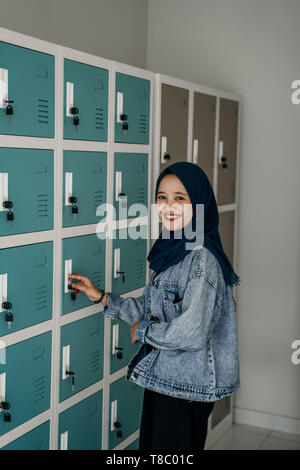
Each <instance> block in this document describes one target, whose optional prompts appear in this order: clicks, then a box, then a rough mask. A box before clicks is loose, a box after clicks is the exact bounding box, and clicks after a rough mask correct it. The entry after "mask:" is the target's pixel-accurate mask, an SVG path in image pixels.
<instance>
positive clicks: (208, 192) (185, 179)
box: [147, 162, 240, 286]
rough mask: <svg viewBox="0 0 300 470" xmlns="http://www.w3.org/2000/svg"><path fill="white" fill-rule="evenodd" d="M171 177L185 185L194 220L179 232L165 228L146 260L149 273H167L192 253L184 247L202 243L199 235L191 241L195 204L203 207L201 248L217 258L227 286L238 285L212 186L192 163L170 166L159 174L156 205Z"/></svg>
mask: <svg viewBox="0 0 300 470" xmlns="http://www.w3.org/2000/svg"><path fill="white" fill-rule="evenodd" d="M168 173H173V174H175V175H176V176H177V178H179V179H180V181H181V182H182V184H183V185H184V187H185V189H186V191H187V193H188V195H189V198H190V200H191V204H192V207H193V217H192V219H191V221H190V222H189V224H187V226H186V227H183V228H181V229H178V230H176V231H174V230H171V231H168V230H167V229H166V227H163V230H162V231H161V233H160V235H159V238H158V239H157V240H156V241H155V243H154V245H153V246H152V248H151V250H150V252H149V255H148V257H147V260H148V261H149V263H150V269H152V270H154V271H155V272H161V271H165V270H166V269H167V268H169V267H170V266H172V265H173V264H177V263H178V262H179V261H180V260H182V259H183V258H184V257H185V256H186V255H187V254H189V253H190V250H186V249H185V244H186V243H192V242H193V241H196V240H198V239H199V238H197V235H194V237H193V238H192V237H191V236H190V235H189V234H191V233H192V232H191V230H192V231H193V232H194V233H197V227H196V210H197V207H196V204H203V205H204V214H203V216H204V233H203V227H202V233H201V236H202V243H201V245H203V246H205V247H206V248H207V249H208V250H210V251H211V252H212V253H213V254H214V255H215V256H216V258H217V260H218V261H219V263H220V266H221V268H222V271H223V275H224V279H225V283H226V284H229V285H230V286H232V285H236V284H239V283H240V278H239V277H238V276H237V275H236V273H235V272H234V270H233V267H232V265H231V263H230V261H229V259H228V257H227V256H226V254H225V252H224V250H223V247H222V243H221V238H220V234H219V229H218V227H219V212H218V207H217V203H216V199H215V195H214V192H213V189H212V186H211V184H210V181H209V179H208V177H207V175H206V173H205V172H204V171H203V170H202V169H201V168H200V167H199V166H198V165H195V164H194V163H190V162H176V163H173V164H172V165H169V166H168V167H167V168H165V169H164V170H163V171H162V172H161V173H160V175H159V177H158V179H157V182H156V189H155V202H156V199H157V191H158V186H159V183H160V181H161V180H162V178H163V177H164V176H165V175H166V174H168ZM202 207H203V206H202ZM198 214H199V212H198ZM198 221H199V219H198ZM163 233H164V234H166V233H167V234H168V235H169V239H166V238H163V236H164V237H165V235H163ZM185 233H187V234H188V238H186V237H185Z"/></svg>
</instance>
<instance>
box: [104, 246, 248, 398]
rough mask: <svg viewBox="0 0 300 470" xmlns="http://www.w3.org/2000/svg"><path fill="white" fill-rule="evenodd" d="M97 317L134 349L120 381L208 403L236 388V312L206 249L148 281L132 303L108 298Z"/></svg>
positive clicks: (118, 297)
mask: <svg viewBox="0 0 300 470" xmlns="http://www.w3.org/2000/svg"><path fill="white" fill-rule="evenodd" d="M104 313H105V314H106V315H108V316H109V317H111V318H113V319H120V320H123V321H124V322H126V323H127V324H129V325H130V326H131V325H132V324H133V323H134V322H136V321H137V320H140V321H141V323H140V324H139V325H138V328H137V330H136V338H137V339H138V341H139V342H140V343H142V344H141V346H140V348H139V350H138V352H137V353H136V354H135V355H134V356H133V358H132V359H131V361H130V363H129V365H128V369H127V375H126V379H127V380H131V381H133V382H135V383H136V384H138V385H140V386H142V387H145V388H148V389H151V390H154V391H156V392H159V393H162V394H166V395H171V396H173V397H178V398H184V399H187V400H195V401H205V402H213V401H216V400H220V399H221V398H224V397H226V396H228V395H231V394H232V393H234V392H236V391H237V390H238V389H239V388H240V376H239V373H240V371H239V358H238V341H237V328H236V319H235V307H234V300H233V297H232V292H231V287H230V286H229V285H226V284H225V281H224V277H223V273H222V270H221V267H220V265H219V262H218V260H217V258H216V257H215V256H214V255H213V253H212V252H211V251H209V250H208V249H207V248H206V247H204V246H202V247H199V248H198V249H194V250H191V252H190V253H189V254H188V255H186V256H185V258H184V259H183V260H181V261H179V263H177V264H175V265H173V266H170V267H169V268H168V269H166V270H165V271H163V272H160V273H159V274H157V275H156V276H153V274H152V278H151V280H150V281H149V282H148V284H147V286H146V287H145V289H144V292H143V304H142V303H141V302H139V301H138V300H137V299H135V298H134V297H127V298H122V297H120V295H118V294H114V293H110V299H109V303H108V306H107V307H105V308H104Z"/></svg>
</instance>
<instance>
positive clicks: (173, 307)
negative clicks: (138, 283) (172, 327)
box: [163, 290, 183, 321]
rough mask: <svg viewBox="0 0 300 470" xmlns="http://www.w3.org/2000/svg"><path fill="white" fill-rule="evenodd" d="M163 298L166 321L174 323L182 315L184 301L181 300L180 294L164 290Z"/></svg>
mask: <svg viewBox="0 0 300 470" xmlns="http://www.w3.org/2000/svg"><path fill="white" fill-rule="evenodd" d="M163 296H164V300H163V301H164V313H165V318H166V321H172V320H173V318H176V317H178V316H179V315H180V314H181V311H182V302H183V301H182V300H180V299H179V297H178V294H176V293H174V292H169V291H167V290H164V293H163Z"/></svg>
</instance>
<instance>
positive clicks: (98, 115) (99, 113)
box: [95, 108, 104, 131]
mask: <svg viewBox="0 0 300 470" xmlns="http://www.w3.org/2000/svg"><path fill="white" fill-rule="evenodd" d="M103 115H104V110H103V108H96V112H95V125H96V129H99V130H101V131H103V119H104V118H103Z"/></svg>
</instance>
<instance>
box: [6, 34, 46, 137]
mask: <svg viewBox="0 0 300 470" xmlns="http://www.w3.org/2000/svg"><path fill="white" fill-rule="evenodd" d="M0 84H1V86H0V134H13V135H25V136H32V137H54V57H53V56H52V55H49V54H44V53H41V52H37V51H33V50H31V49H26V48H24V47H19V46H15V45H13V44H8V43H5V42H2V41H0ZM7 106H11V107H12V111H13V114H7V113H8V112H9V109H7Z"/></svg>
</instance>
